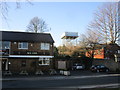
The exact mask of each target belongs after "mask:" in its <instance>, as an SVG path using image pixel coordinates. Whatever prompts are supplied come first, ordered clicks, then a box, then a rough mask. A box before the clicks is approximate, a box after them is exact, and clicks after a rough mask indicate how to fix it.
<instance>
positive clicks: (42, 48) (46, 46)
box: [41, 43, 50, 50]
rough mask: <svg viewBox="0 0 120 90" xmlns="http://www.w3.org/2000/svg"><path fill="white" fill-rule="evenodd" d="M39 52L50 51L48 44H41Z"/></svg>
mask: <svg viewBox="0 0 120 90" xmlns="http://www.w3.org/2000/svg"><path fill="white" fill-rule="evenodd" d="M41 50H50V44H49V43H41Z"/></svg>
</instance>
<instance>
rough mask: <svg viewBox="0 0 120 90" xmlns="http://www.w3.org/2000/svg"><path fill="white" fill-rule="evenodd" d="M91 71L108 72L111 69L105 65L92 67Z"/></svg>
mask: <svg viewBox="0 0 120 90" xmlns="http://www.w3.org/2000/svg"><path fill="white" fill-rule="evenodd" d="M90 70H91V71H92V72H108V71H109V68H107V67H106V66H104V65H92V67H91V68H90Z"/></svg>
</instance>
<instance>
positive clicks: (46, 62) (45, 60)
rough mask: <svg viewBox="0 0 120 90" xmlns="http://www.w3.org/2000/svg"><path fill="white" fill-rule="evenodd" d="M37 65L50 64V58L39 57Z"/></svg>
mask: <svg viewBox="0 0 120 90" xmlns="http://www.w3.org/2000/svg"><path fill="white" fill-rule="evenodd" d="M40 62H41V64H40ZM38 65H39V66H43V65H50V58H39V62H38Z"/></svg>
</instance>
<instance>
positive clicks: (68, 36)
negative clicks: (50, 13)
mask: <svg viewBox="0 0 120 90" xmlns="http://www.w3.org/2000/svg"><path fill="white" fill-rule="evenodd" d="M77 37H78V32H64V33H63V34H62V36H61V39H62V40H63V41H62V43H63V45H65V46H67V45H71V46H76V45H77Z"/></svg>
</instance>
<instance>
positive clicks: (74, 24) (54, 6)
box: [0, 2, 104, 46]
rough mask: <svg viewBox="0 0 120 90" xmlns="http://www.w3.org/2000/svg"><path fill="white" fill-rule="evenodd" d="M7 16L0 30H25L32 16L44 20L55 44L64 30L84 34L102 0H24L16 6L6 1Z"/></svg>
mask: <svg viewBox="0 0 120 90" xmlns="http://www.w3.org/2000/svg"><path fill="white" fill-rule="evenodd" d="M7 4H8V7H9V9H8V15H7V16H8V18H7V21H4V20H3V21H2V26H0V30H7V31H25V30H26V29H27V25H28V24H29V22H30V20H31V19H32V18H33V17H36V16H37V17H39V18H42V19H43V20H45V21H46V23H47V24H48V27H50V28H51V31H49V33H51V35H52V37H53V39H54V41H55V45H56V46H59V45H61V44H62V40H61V35H62V34H63V33H64V32H78V34H79V35H80V34H85V33H86V30H87V25H88V24H89V23H90V22H91V21H92V19H93V17H94V13H95V11H96V10H97V8H98V7H100V6H101V5H102V4H104V3H103V2H32V5H31V4H29V3H26V2H21V3H20V8H19V9H17V8H16V3H15V2H8V3H7Z"/></svg>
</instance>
